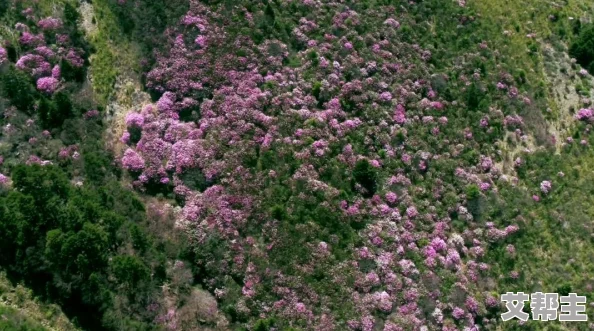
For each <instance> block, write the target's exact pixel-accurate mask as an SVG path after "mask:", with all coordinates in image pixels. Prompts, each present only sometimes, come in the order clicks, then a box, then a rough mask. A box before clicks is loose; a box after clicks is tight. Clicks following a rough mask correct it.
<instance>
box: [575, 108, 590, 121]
mask: <svg viewBox="0 0 594 331" xmlns="http://www.w3.org/2000/svg"><path fill="white" fill-rule="evenodd" d="M574 117H575V119H577V120H579V121H587V120H590V119H591V118H592V117H594V110H592V109H589V108H582V109H580V110H579V111H578V112H577V114H575V116H574Z"/></svg>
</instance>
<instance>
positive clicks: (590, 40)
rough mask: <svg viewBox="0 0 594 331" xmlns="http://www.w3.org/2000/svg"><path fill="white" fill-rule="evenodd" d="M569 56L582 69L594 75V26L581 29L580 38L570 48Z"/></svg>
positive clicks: (589, 25)
mask: <svg viewBox="0 0 594 331" xmlns="http://www.w3.org/2000/svg"><path fill="white" fill-rule="evenodd" d="M569 54H570V55H571V56H572V57H574V58H575V59H576V60H577V62H578V63H579V64H580V65H581V66H582V67H584V68H586V69H587V70H588V71H590V73H592V74H594V64H593V62H594V24H588V25H586V26H583V27H581V28H580V31H579V35H578V37H577V38H576V39H575V40H574V41H573V43H572V44H571V46H570V47H569Z"/></svg>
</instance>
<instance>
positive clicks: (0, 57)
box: [0, 46, 8, 65]
mask: <svg viewBox="0 0 594 331" xmlns="http://www.w3.org/2000/svg"><path fill="white" fill-rule="evenodd" d="M7 59H8V53H7V52H6V49H5V48H4V47H2V46H0V65H1V64H3V63H4V62H6V61H7Z"/></svg>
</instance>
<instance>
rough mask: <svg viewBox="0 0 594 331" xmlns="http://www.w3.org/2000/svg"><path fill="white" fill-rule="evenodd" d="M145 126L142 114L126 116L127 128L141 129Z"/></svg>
mask: <svg viewBox="0 0 594 331" xmlns="http://www.w3.org/2000/svg"><path fill="white" fill-rule="evenodd" d="M143 124H144V116H142V114H139V113H134V112H132V113H128V115H126V126H128V127H138V128H140V127H142V125H143Z"/></svg>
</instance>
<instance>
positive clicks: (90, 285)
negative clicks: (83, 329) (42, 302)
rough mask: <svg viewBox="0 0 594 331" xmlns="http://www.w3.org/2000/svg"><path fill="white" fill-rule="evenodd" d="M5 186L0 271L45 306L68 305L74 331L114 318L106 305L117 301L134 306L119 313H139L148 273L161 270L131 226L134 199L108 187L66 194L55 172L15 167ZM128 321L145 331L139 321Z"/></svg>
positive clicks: (66, 185)
mask: <svg viewBox="0 0 594 331" xmlns="http://www.w3.org/2000/svg"><path fill="white" fill-rule="evenodd" d="M12 180H13V185H14V188H15V190H14V191H11V192H9V193H8V194H6V195H4V196H0V249H1V250H2V256H1V257H0V266H2V267H4V268H7V269H8V270H9V271H10V274H11V277H13V278H15V279H21V280H24V281H25V282H26V283H27V284H28V285H29V286H31V287H32V288H33V289H44V290H43V291H41V292H40V294H42V295H43V296H45V297H46V298H47V299H49V300H52V301H57V302H64V303H68V304H67V306H65V307H66V308H65V309H66V312H67V313H68V314H70V315H71V316H74V317H77V319H78V320H79V323H81V325H82V326H85V325H86V326H89V325H95V326H97V325H100V322H99V320H97V319H98V318H100V317H101V316H102V314H108V313H109V314H111V313H116V311H112V310H113V309H116V310H117V309H119V308H117V307H114V306H112V305H111V302H112V300H114V298H117V297H118V296H121V295H125V296H131V297H133V298H135V299H134V300H132V301H131V306H129V307H128V308H127V309H132V310H133V311H134V310H135V309H138V311H143V309H144V305H146V304H147V301H146V300H150V298H151V297H152V296H153V295H155V294H156V291H157V287H156V286H155V285H156V284H155V281H156V280H155V279H153V277H152V276H151V274H152V273H153V271H152V270H153V269H151V268H155V269H154V270H157V269H158V268H161V267H160V265H161V264H162V263H163V258H162V257H161V253H158V252H156V251H155V243H154V241H153V239H152V238H151V237H149V235H148V234H147V232H146V231H145V230H144V229H143V228H142V227H141V226H140V224H139V223H137V222H139V221H141V220H142V219H143V211H144V208H143V206H142V204H140V203H139V201H138V199H136V198H135V197H134V195H133V194H132V193H130V192H129V191H126V190H125V189H123V188H121V187H120V186H119V185H118V184H117V183H114V182H112V183H109V184H103V185H102V186H101V187H96V188H93V186H89V187H83V188H75V187H72V186H71V184H70V182H69V180H68V179H67V177H66V175H65V174H64V173H63V172H62V171H61V170H60V169H59V168H57V167H55V166H43V167H42V166H39V165H32V166H18V167H16V168H14V169H13V171H12ZM122 249H125V251H126V254H122V253H120V251H121V250H122ZM149 266H152V267H149ZM120 289H123V290H124V291H121V292H120ZM110 312H111V313H110ZM117 314H120V313H117ZM143 314H144V313H143ZM142 316H144V315H142ZM130 317H131V318H132V320H133V321H134V323H135V324H138V323H140V324H138V325H140V328H141V329H143V330H147V329H149V326H150V323H149V324H146V323H145V322H143V317H141V316H130ZM150 321H151V320H150V319H149V320H148V321H147V322H150ZM87 324H88V325H87ZM108 329H109V328H108Z"/></svg>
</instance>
